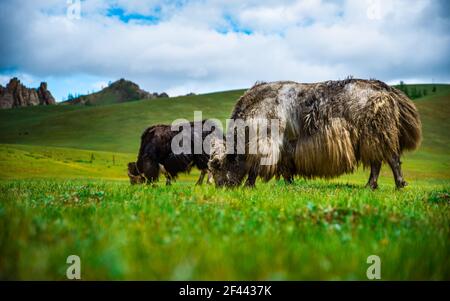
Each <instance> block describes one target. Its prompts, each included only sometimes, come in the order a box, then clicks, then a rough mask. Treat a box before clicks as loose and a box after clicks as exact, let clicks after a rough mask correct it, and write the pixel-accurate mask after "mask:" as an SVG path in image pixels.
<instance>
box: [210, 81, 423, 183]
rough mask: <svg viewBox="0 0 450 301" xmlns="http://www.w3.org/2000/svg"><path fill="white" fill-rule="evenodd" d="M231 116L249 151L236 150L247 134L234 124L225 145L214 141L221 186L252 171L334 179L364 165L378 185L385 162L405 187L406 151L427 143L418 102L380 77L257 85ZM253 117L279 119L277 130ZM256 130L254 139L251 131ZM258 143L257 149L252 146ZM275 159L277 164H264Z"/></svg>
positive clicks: (214, 167) (213, 165)
mask: <svg viewBox="0 0 450 301" xmlns="http://www.w3.org/2000/svg"><path fill="white" fill-rule="evenodd" d="M231 120H244V121H245V125H246V128H245V129H246V130H245V133H244V135H245V136H244V137H245V138H244V140H245V142H244V151H243V152H241V153H239V152H238V151H237V147H236V146H233V147H232V149H231V150H230V148H231V147H230V146H229V145H228V139H232V140H233V141H235V140H237V139H239V137H242V135H243V134H242V133H241V132H239V133H238V131H236V128H231V129H230V128H229V129H228V134H227V143H225V141H224V140H222V139H214V140H213V141H212V153H211V159H210V162H209V166H210V170H211V172H212V174H213V178H214V181H215V183H216V185H217V186H228V187H231V186H238V185H240V184H241V183H242V181H243V180H244V178H245V177H246V176H247V181H246V185H248V186H253V185H254V184H255V180H256V178H257V177H258V176H260V177H261V178H263V179H264V180H266V181H268V180H270V179H271V178H273V177H280V176H281V177H283V178H284V179H285V181H287V182H292V180H293V177H294V176H296V175H298V176H302V177H305V178H314V177H322V178H332V177H336V176H339V175H341V174H344V173H351V172H353V171H354V170H355V168H356V167H357V166H358V165H359V164H360V163H362V165H363V166H364V167H369V168H370V177H369V181H368V183H367V186H369V187H371V188H372V189H375V188H377V186H378V184H377V179H378V175H379V173H380V168H381V164H382V162H386V163H388V164H389V166H390V167H391V169H392V172H393V174H394V179H395V184H396V186H397V188H401V187H404V186H405V185H406V182H405V181H404V179H403V175H402V171H401V168H400V164H401V162H400V156H401V155H402V153H403V151H405V150H414V149H416V148H417V147H418V146H419V144H420V141H421V121H420V118H419V114H418V112H417V109H416V107H415V106H414V104H413V102H412V101H411V100H410V99H409V98H408V97H407V96H406V95H405V94H404V93H403V92H401V91H400V90H398V89H396V88H393V87H390V86H388V85H386V84H385V83H383V82H381V81H377V80H361V79H352V78H349V79H346V80H342V81H327V82H321V83H314V84H300V83H296V82H290V81H283V82H273V83H259V84H256V85H255V86H253V87H252V88H251V89H249V90H248V91H247V92H246V93H244V95H243V96H241V98H240V99H239V101H238V102H237V103H236V105H235V107H234V110H233V112H232V115H231ZM255 120H278V121H279V130H278V131H277V133H278V134H277V135H275V133H274V132H271V130H270V129H269V130H268V131H267V133H266V134H265V135H261V134H260V130H259V131H258V130H255V129H254V128H253V129H252V127H254V126H255V124H256V123H255ZM252 131H253V132H254V133H257V134H256V135H255V136H254V137H253V138H251V137H248V134H249V132H252ZM252 143H253V144H255V143H256V144H257V145H258V147H259V148H258V150H259V149H261V148H262V149H263V150H265V151H258V152H256V153H250V152H249V147H250V146H251V145H252ZM264 158H266V159H267V158H269V159H270V160H269V161H270V162H272V164H261V159H264Z"/></svg>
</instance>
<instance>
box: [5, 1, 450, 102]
mask: <svg viewBox="0 0 450 301" xmlns="http://www.w3.org/2000/svg"><path fill="white" fill-rule="evenodd" d="M449 12H450V4H449V2H448V1H435V0H417V1H414V0H412V1H411V0H392V1H391V0H386V1H383V0H339V1H331V0H302V1H283V0H278V1H275V0H267V1H260V0H258V1H257V0H252V1H236V0H228V1H225V0H224V1H220V0H211V1H200V0H198V1H195V0H191V1H158V0H112V1H103V0H85V1H77V0H71V1H66V0H41V1H27V0H15V1H13V0H3V1H1V2H0V28H1V31H2V43H1V44H0V84H2V85H5V84H6V82H7V81H8V80H9V78H10V77H12V76H17V77H19V78H20V79H21V80H22V81H23V82H24V83H25V84H27V85H29V86H36V87H37V86H38V85H39V82H40V81H47V82H48V86H49V89H50V90H51V91H52V93H53V94H54V95H55V97H56V98H57V99H58V100H61V99H63V98H66V97H67V95H68V93H72V94H85V93H87V92H92V91H96V90H98V89H100V88H101V87H102V86H105V85H107V83H108V82H109V81H114V80H117V79H119V78H127V79H130V80H133V81H135V82H136V83H138V84H139V85H140V86H141V87H142V88H144V89H146V90H148V91H157V92H162V91H166V92H168V93H169V94H170V95H180V94H186V93H189V92H195V93H202V92H210V91H218V90H227V89H235V88H245V87H248V86H251V85H252V84H253V83H254V82H256V81H260V80H264V81H274V80H295V81H299V82H315V81H323V80H329V79H339V78H345V77H346V76H348V75H353V76H355V77H362V78H378V79H380V80H383V81H386V82H388V83H395V82H398V81H400V80H404V81H406V82H450V56H449V50H450V30H449V29H450V16H449ZM23 20H27V22H23Z"/></svg>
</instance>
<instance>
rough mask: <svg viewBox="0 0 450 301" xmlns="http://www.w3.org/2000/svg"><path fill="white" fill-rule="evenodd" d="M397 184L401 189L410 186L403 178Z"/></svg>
mask: <svg viewBox="0 0 450 301" xmlns="http://www.w3.org/2000/svg"><path fill="white" fill-rule="evenodd" d="M396 184H397V185H396V186H397V189H401V188H404V187H406V186H408V183H407V182H406V181H405V180H401V181H400V182H398V183H396Z"/></svg>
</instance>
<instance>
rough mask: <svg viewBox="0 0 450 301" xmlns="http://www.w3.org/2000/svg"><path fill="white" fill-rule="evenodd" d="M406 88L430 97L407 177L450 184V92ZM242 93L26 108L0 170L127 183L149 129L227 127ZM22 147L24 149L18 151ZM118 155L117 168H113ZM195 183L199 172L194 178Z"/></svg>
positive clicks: (0, 125)
mask: <svg viewBox="0 0 450 301" xmlns="http://www.w3.org/2000/svg"><path fill="white" fill-rule="evenodd" d="M406 87H407V88H408V89H409V90H410V91H411V90H412V89H413V88H415V89H416V90H421V91H427V92H425V93H423V94H426V96H423V97H421V98H418V99H415V100H414V102H415V103H416V105H417V107H418V109H419V111H420V115H421V118H422V121H423V131H424V139H423V143H422V146H421V148H420V150H419V151H417V152H414V153H411V154H407V156H408V157H407V158H410V159H411V160H409V159H408V160H405V164H407V166H408V167H409V173H410V174H409V176H413V174H412V173H414V177H415V178H421V177H423V176H425V175H428V176H430V177H432V178H440V177H441V176H444V177H449V176H450V172H449V170H450V156H449V154H448V145H450V136H449V135H448V133H449V132H450V122H448V120H449V119H450V85H407V86H406ZM243 92H244V90H235V91H226V92H217V93H210V94H203V95H194V96H181V97H174V98H169V99H155V100H152V101H148V100H140V101H134V102H128V103H120V104H113V105H103V106H49V107H27V108H17V109H12V110H3V111H0V144H2V146H0V166H1V167H2V169H3V172H1V173H0V178H15V177H19V178H23V177H36V176H39V175H42V174H40V173H39V172H37V171H38V170H41V171H44V170H45V174H47V175H48V176H62V175H66V176H73V177H87V178H92V177H107V178H125V177H126V173H125V170H124V167H123V166H125V163H126V162H128V161H132V160H134V158H135V157H136V153H137V150H138V148H139V143H140V135H141V133H142V131H143V130H144V129H145V128H146V127H148V126H149V125H151V124H156V123H170V122H172V121H173V120H174V119H176V118H185V119H188V120H192V119H193V118H194V111H202V112H203V117H204V118H211V117H213V118H218V119H220V120H221V121H224V120H225V119H226V118H228V117H229V115H230V112H231V110H232V108H233V105H234V104H235V102H236V100H237V99H238V98H239V97H240V96H241V95H242V93H243ZM17 145H21V146H20V148H19V147H18V146H17ZM37 146H40V147H37ZM55 147H56V148H55ZM12 152H16V153H17V154H22V155H23V154H25V153H26V152H28V153H29V154H34V155H36V156H35V157H33V155H28V156H22V158H21V159H20V160H19V158H18V157H17V158H16V159H15V161H16V162H19V161H20V162H22V163H21V164H22V165H26V164H28V165H30V166H33V167H34V170H35V171H36V172H30V173H23V171H24V170H22V169H21V167H20V166H19V165H15V166H11V162H12V161H14V160H13V159H12V158H10V155H11V153H12ZM24 152H25V153H24ZM49 152H53V153H59V154H60V155H59V157H60V158H62V157H64V160H65V161H66V166H65V169H61V167H62V166H61V162H60V160H56V161H55V162H53V163H52V164H50V165H49V161H48V160H51V158H47V160H42V159H39V158H40V157H45V156H46V155H45V154H46V153H49ZM97 152H100V153H98V154H97ZM102 152H107V153H108V155H107V157H108V160H107V161H108V162H106V161H105V162H103V163H104V164H103V163H102V161H101V160H94V161H93V162H91V161H92V160H91V156H92V155H93V156H94V157H98V158H101V157H103V156H104V153H102ZM63 154H64V156H63ZM113 156H115V158H116V162H115V164H113V163H112V157H113ZM64 160H63V161H64ZM100 164H103V166H100ZM62 170H64V171H65V172H62ZM98 170H101V171H102V172H101V173H99V172H98ZM385 172H387V171H386V169H385ZM195 176H196V173H195V172H194V174H193V175H192V177H195ZM345 177H347V178H352V177H353V178H355V177H356V178H358V177H359V176H358V175H350V176H344V178H345Z"/></svg>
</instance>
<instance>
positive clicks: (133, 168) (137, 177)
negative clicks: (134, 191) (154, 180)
mask: <svg viewBox="0 0 450 301" xmlns="http://www.w3.org/2000/svg"><path fill="white" fill-rule="evenodd" d="M128 177H129V178H130V183H131V184H132V185H134V184H143V183H145V182H146V179H145V177H144V176H143V175H142V174H141V173H140V172H139V169H138V168H137V164H136V162H130V163H128Z"/></svg>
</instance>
